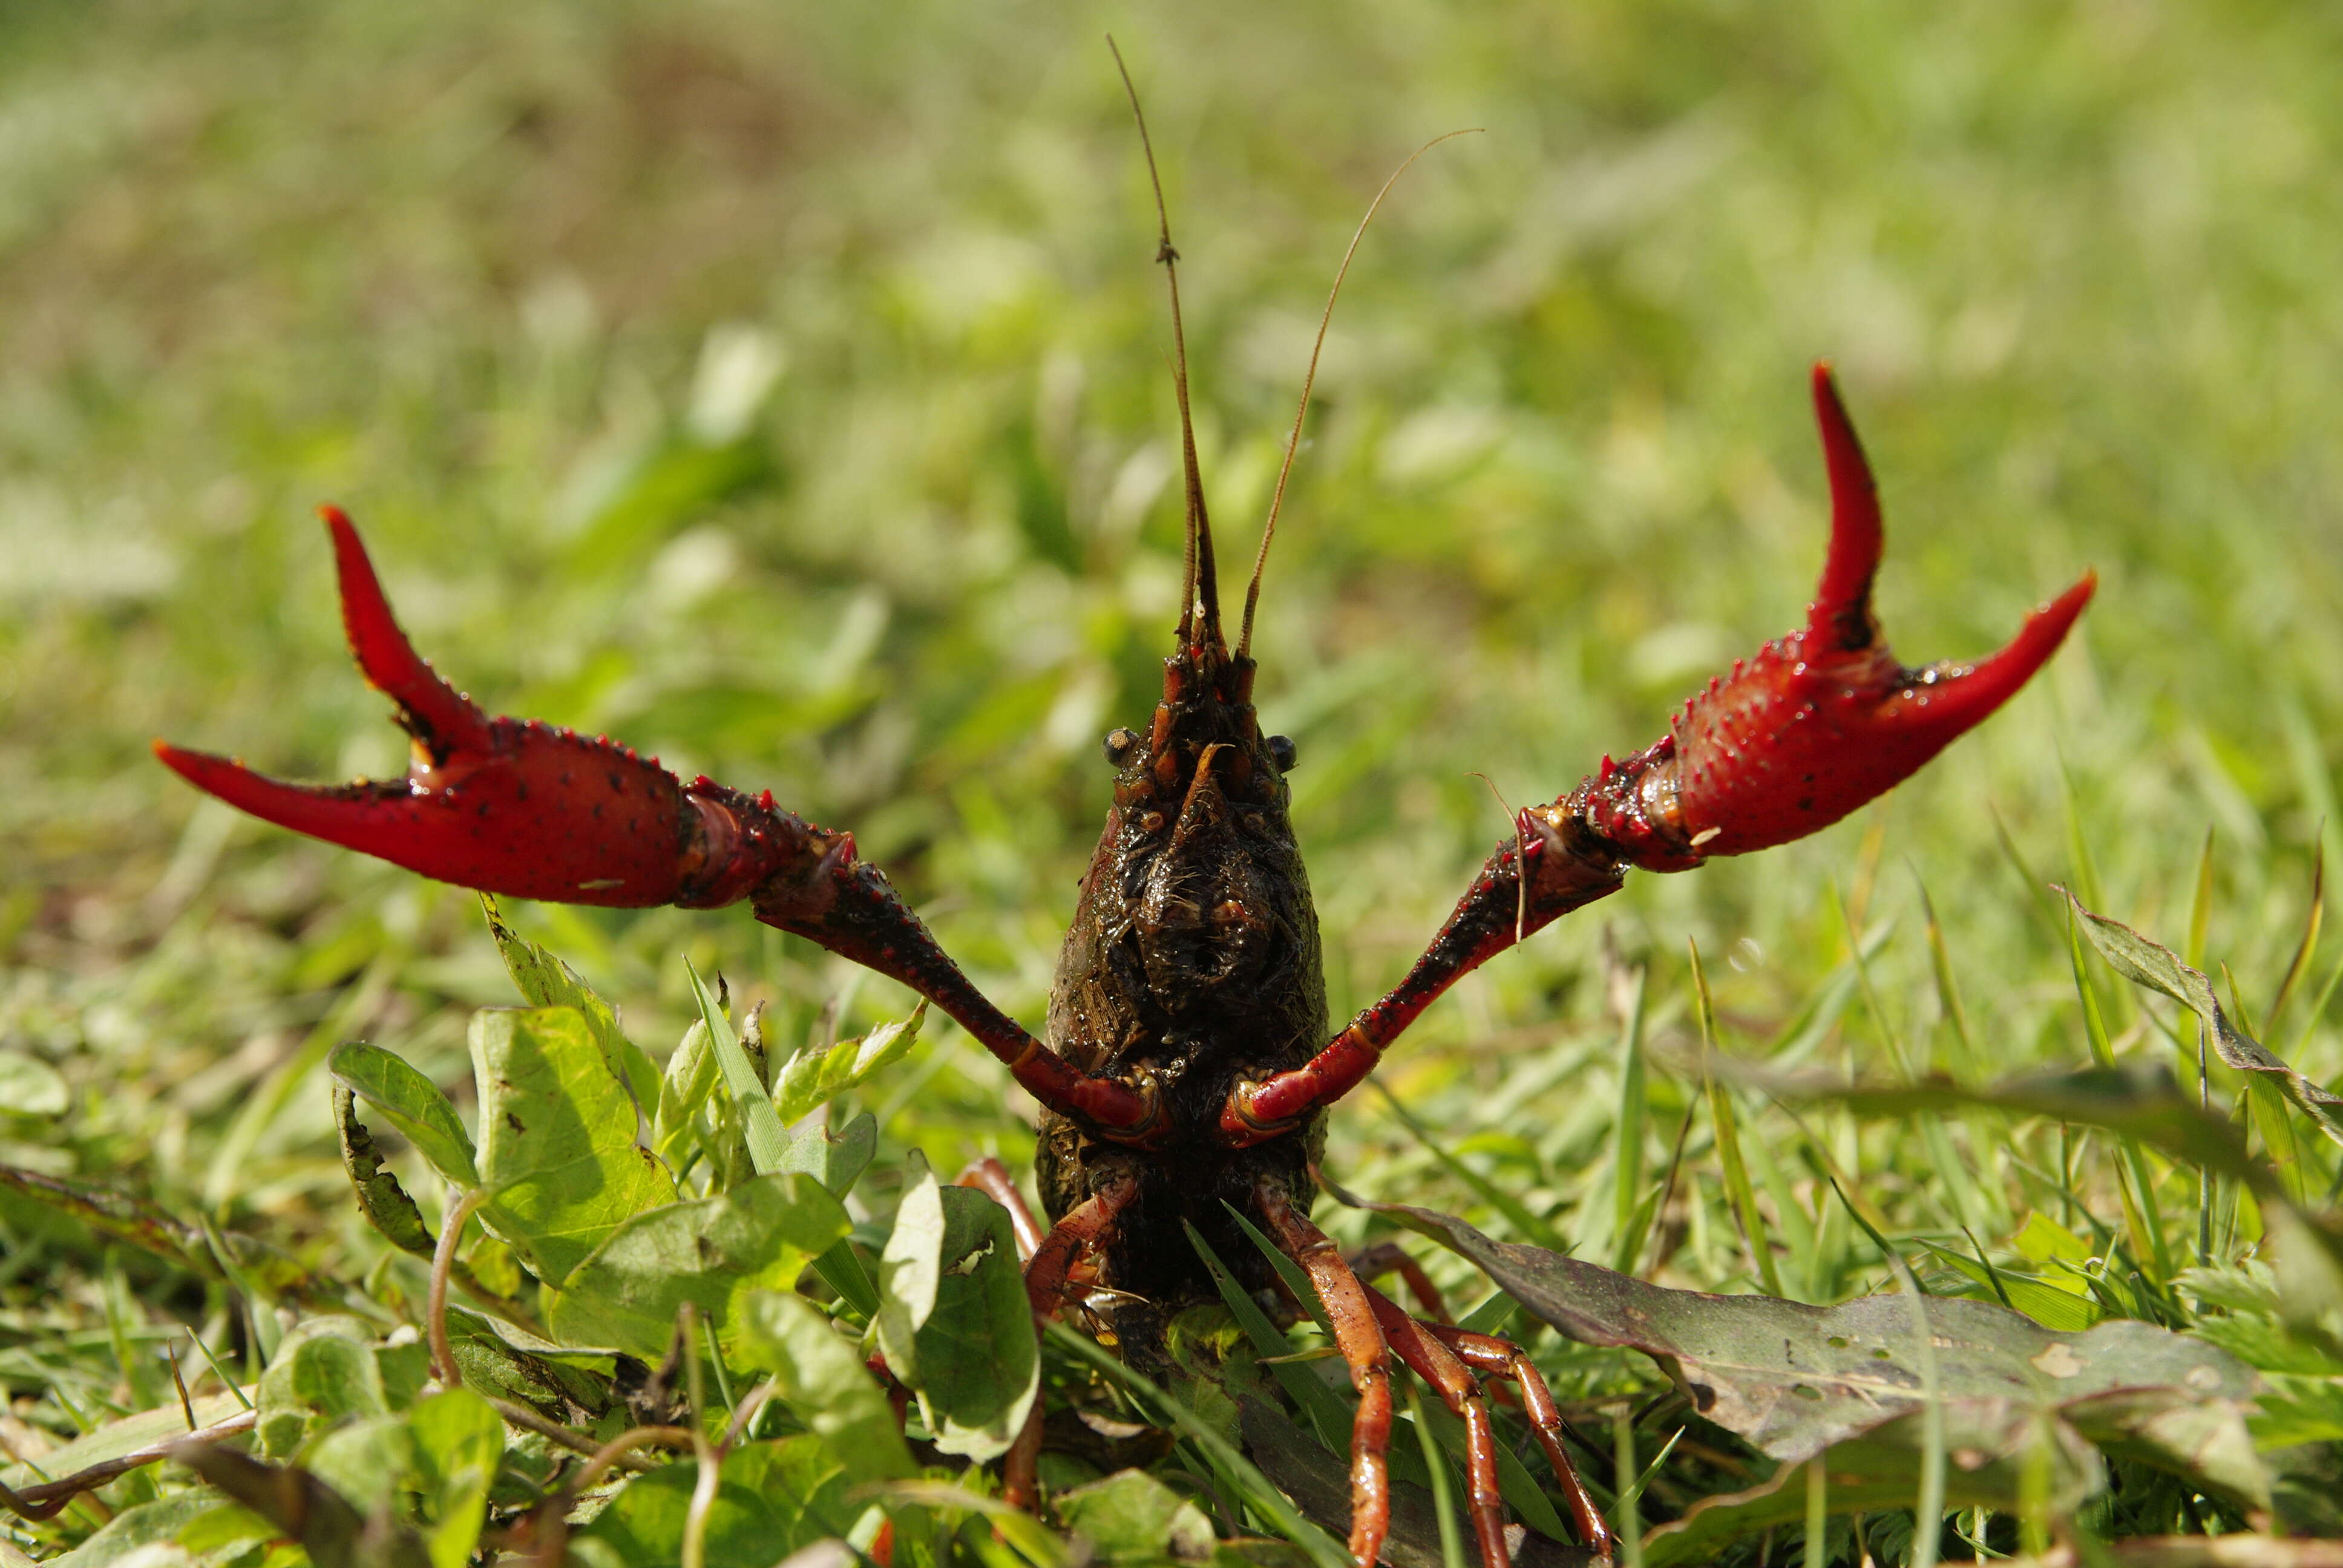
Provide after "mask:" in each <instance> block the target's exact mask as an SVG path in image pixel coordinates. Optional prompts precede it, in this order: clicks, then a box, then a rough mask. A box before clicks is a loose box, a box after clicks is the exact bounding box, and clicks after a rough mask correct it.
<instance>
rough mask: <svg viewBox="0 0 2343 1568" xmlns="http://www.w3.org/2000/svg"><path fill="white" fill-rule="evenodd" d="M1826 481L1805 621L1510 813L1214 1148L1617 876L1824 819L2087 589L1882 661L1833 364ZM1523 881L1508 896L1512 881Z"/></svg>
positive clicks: (1789, 836)
mask: <svg viewBox="0 0 2343 1568" xmlns="http://www.w3.org/2000/svg"><path fill="white" fill-rule="evenodd" d="M1814 399H1815V417H1816V419H1817V420H1818V421H1819V422H1820V424H1821V427H1822V439H1823V458H1824V465H1825V468H1826V469H1827V470H1828V472H1829V476H1830V487H1831V542H1830V550H1829V553H1828V555H1827V556H1826V557H1825V559H1824V562H1823V570H1822V578H1821V581H1820V583H1819V584H1818V586H1817V587H1816V589H1815V600H1814V603H1813V604H1811V605H1810V606H1808V607H1807V610H1806V624H1805V627H1804V628H1801V629H1799V630H1797V631H1794V632H1792V633H1790V634H1789V635H1788V636H1786V637H1784V638H1779V639H1777V640H1775V641H1774V642H1770V643H1768V644H1766V645H1765V647H1764V648H1760V649H1759V650H1758V652H1757V655H1756V657H1755V658H1750V659H1745V660H1743V661H1741V662H1739V663H1736V664H1735V666H1734V667H1733V671H1732V673H1731V674H1730V675H1729V676H1726V677H1725V678H1721V679H1717V680H1712V681H1710V682H1709V684H1708V689H1707V690H1705V691H1704V692H1701V693H1699V694H1698V695H1696V696H1694V698H1693V699H1691V700H1690V701H1689V702H1687V703H1685V705H1684V711H1683V712H1682V713H1681V714H1679V715H1678V716H1677V717H1676V719H1675V720H1674V723H1673V724H1672V725H1671V726H1670V729H1669V732H1668V733H1667V734H1666V735H1664V736H1662V737H1661V738H1660V739H1659V740H1658V741H1657V742H1655V743H1654V745H1652V746H1651V747H1650V748H1649V749H1646V750H1644V751H1641V752H1638V753H1636V754H1635V755H1634V756H1632V757H1629V758H1628V759H1626V760H1625V761H1624V762H1616V761H1614V760H1613V759H1610V758H1608V757H1605V758H1604V759H1603V762H1602V766H1601V767H1600V768H1599V769H1597V770H1596V772H1595V773H1594V775H1593V776H1592V777H1590V778H1587V779H1581V780H1580V781H1579V784H1578V787H1577V788H1576V789H1573V790H1571V791H1570V792H1569V793H1567V794H1565V795H1564V796H1562V797H1561V798H1560V799H1557V800H1555V801H1554V804H1553V805H1551V806H1541V807H1534V808H1532V809H1529V810H1526V811H1523V812H1522V813H1521V815H1520V816H1519V817H1518V818H1517V819H1516V820H1515V835H1514V838H1513V840H1512V841H1510V842H1507V843H1503V844H1500V845H1498V846H1497V849H1496V851H1495V852H1494V853H1493V854H1492V855H1491V856H1490V857H1489V859H1488V860H1487V861H1486V862H1485V863H1484V864H1483V866H1482V868H1481V873H1480V875H1479V876H1478V877H1477V878H1475V879H1474V880H1473V886H1472V888H1471V889H1470V890H1467V891H1466V893H1465V895H1464V897H1463V899H1461V900H1458V901H1457V905H1456V908H1455V910H1454V911H1453V913H1452V914H1451V915H1450V916H1449V918H1448V923H1447V924H1446V925H1445V926H1443V927H1442V928H1441V931H1440V934H1439V935H1438V936H1437V937H1435V938H1433V943H1432V946H1431V947H1430V948H1429V949H1428V950H1426V951H1425V953H1424V955H1423V957H1422V958H1421V959H1419V960H1416V963H1415V965H1414V967H1413V969H1411V970H1409V971H1408V974H1407V978H1406V979H1405V980H1402V981H1401V982H1400V984H1399V985H1398V986H1397V987H1396V988H1395V989H1394V990H1393V991H1392V992H1391V994H1390V995H1389V996H1386V997H1384V998H1383V1000H1381V1001H1378V1002H1376V1003H1375V1004H1374V1005H1373V1006H1372V1007H1369V1008H1368V1009H1366V1010H1364V1011H1363V1012H1361V1013H1360V1014H1359V1015H1358V1017H1356V1018H1355V1019H1353V1020H1352V1021H1351V1024H1350V1027H1348V1028H1347V1029H1345V1030H1343V1031H1342V1033H1341V1034H1339V1035H1337V1036H1335V1037H1334V1039H1333V1040H1332V1041H1331V1042H1329V1043H1328V1044H1327V1046H1326V1047H1325V1049H1324V1050H1322V1051H1320V1052H1319V1054H1318V1055H1317V1056H1316V1057H1314V1058H1312V1060H1309V1061H1307V1062H1305V1063H1303V1064H1302V1066H1301V1067H1298V1068H1295V1069H1292V1070H1290V1071H1286V1072H1282V1073H1279V1074H1277V1075H1276V1076H1275V1077H1272V1078H1270V1079H1267V1080H1265V1081H1259V1082H1252V1083H1240V1084H1238V1085H1237V1086H1236V1087H1235V1088H1234V1089H1232V1091H1230V1094H1229V1099H1228V1101H1227V1103H1226V1105H1225V1106H1224V1107H1223V1109H1222V1115H1221V1121H1220V1126H1221V1135H1222V1141H1225V1142H1228V1143H1231V1144H1233V1145H1236V1146H1239V1147H1242V1146H1244V1145H1247V1144H1252V1143H1259V1142H1262V1141H1265V1140H1268V1139H1271V1138H1275V1137H1278V1136H1280V1135H1281V1134H1282V1133H1285V1132H1287V1131H1292V1129H1293V1128H1294V1127H1295V1126H1297V1125H1299V1124H1300V1122H1301V1121H1302V1118H1304V1117H1306V1116H1307V1115H1309V1114H1310V1112H1312V1111H1314V1110H1316V1109H1317V1108H1319V1107H1320V1106H1322V1105H1326V1104H1329V1103H1331V1102H1332V1101H1335V1100H1337V1099H1339V1098H1340V1097H1341V1096H1342V1095H1343V1094H1345V1093H1347V1092H1348V1091H1350V1090H1352V1089H1353V1088H1354V1087H1356V1086H1357V1084H1358V1083H1359V1082H1360V1081H1361V1080H1363V1079H1364V1078H1365V1077H1366V1075H1367V1074H1368V1073H1369V1072H1371V1071H1373V1070H1374V1065H1375V1063H1376V1062H1377V1061H1378V1060H1380V1059H1381V1057H1382V1054H1383V1050H1384V1048H1385V1047H1386V1046H1388V1045H1389V1044H1390V1043H1391V1041H1392V1040H1393V1039H1395V1038H1396V1037H1397V1036H1398V1035H1399V1033H1400V1031H1401V1030H1404V1029H1405V1028H1406V1027H1407V1026H1408V1025H1409V1024H1410V1023H1412V1022H1413V1021H1414V1020H1415V1018H1416V1016H1417V1015H1418V1014H1419V1013H1421V1012H1422V1011H1423V1010H1424V1008H1426V1007H1427V1006H1429V1005H1430V1004H1431V1003H1432V1001H1433V999H1435V998H1437V997H1438V996H1439V995H1440V994H1441V993H1442V992H1443V991H1444V990H1447V989H1448V987H1449V986H1451V985H1453V984H1454V983H1455V981H1456V980H1457V979H1458V978H1459V977H1461V976H1463V975H1464V974H1467V973H1470V972H1471V971H1472V970H1473V969H1475V968H1477V967H1479V966H1480V965H1481V964H1483V963H1485V962H1486V961H1487V960H1489V959H1491V958H1493V957H1494V956H1495V955H1496V954H1498V953H1500V952H1502V951H1503V950H1505V949H1506V948H1508V947H1511V946H1512V945H1513V943H1514V942H1515V941H1518V940H1521V939H1522V938H1523V937H1525V936H1527V935H1528V934H1529V933H1530V932H1532V931H1534V930H1538V929H1539V928H1540V927H1542V926H1544V925H1545V924H1547V923H1548V922H1549V921H1551V920H1555V919H1557V918H1558V917H1560V916H1561V915H1564V914H1566V913H1568V912H1569V911H1570V910H1574V909H1577V908H1578V907H1580V906H1581V905H1584V904H1586V903H1589V902H1592V901H1593V900H1595V899H1599V898H1601V897H1603V896H1604V894H1606V893H1609V892H1612V891H1614V890H1616V889H1617V888H1618V886H1619V883H1620V878H1621V875H1622V873H1623V871H1624V868H1626V867H1630V866H1632V867H1634V868H1636V869H1641V870H1647V871H1682V870H1689V869H1691V868H1693V867H1694V866H1697V865H1699V864H1700V863H1701V862H1702V861H1704V860H1705V859H1709V858H1710V857H1712V856H1716V855H1741V854H1746V853H1748V852H1749V851H1751V850H1753V849H1767V848H1770V847H1772V846H1773V845H1775V844H1786V843H1788V842H1790V841H1791V840H1793V839H1801V838H1804V837H1805V835H1807V834H1809V833H1812V832H1815V831H1817V830H1819V829H1823V828H1826V827H1828V826H1829V825H1830V824H1831V823H1833V822H1835V821H1837V820H1838V819H1840V818H1842V817H1844V816H1845V815H1846V814H1847V813H1848V812H1850V811H1853V810H1854V809H1856V808H1857V807H1859V806H1862V805H1864V804H1865V803H1866V802H1867V801H1870V800H1873V799H1876V798H1877V797H1879V796H1881V795H1884V794H1885V793H1886V792H1887V791H1888V790H1889V789H1894V788H1895V787H1896V785H1897V784H1900V783H1902V782H1903V781H1904V780H1905V779H1908V778H1910V777H1911V776H1912V775H1913V774H1914V773H1916V772H1917V771H1919V769H1921V768H1922V767H1923V766H1924V765H1926V763H1927V761H1928V760H1929V759H1931V758H1933V757H1935V756H1936V753H1937V752H1939V751H1941V750H1943V749H1945V748H1946V746H1948V745H1950V744H1951V743H1952V742H1953V741H1954V740H1955V739H1958V738H1959V737H1960V736H1961V735H1962V734H1964V733H1965V732H1966V731H1967V730H1969V729H1974V728H1975V727H1976V725H1977V724H1979V723H1981V722H1983V721H1984V719H1986V717H1987V716H1988V715H1989V714H1991V713H1992V712H1993V711H1994V709H1997V708H1999V707H2000V706H2001V705H2002V704H2003V703H2004V702H2006V701H2007V700H2009V699H2010V698H2011V697H2012V696H2014V695H2016V692H2017V690H2018V689H2019V688H2021V687H2023V686H2024V685H2025V684H2026V681H2027V680H2029V679H2031V678H2033V676H2034V672H2035V671H2036V670H2038V669H2040V668H2042V666H2043V665H2044V664H2045V663H2046V662H2047V661H2048V659H2049V658H2050V656H2051V655H2052V654H2053V653H2055V652H2056V651H2057V649H2058V645H2059V644H2060V643H2061V642H2063V641H2064V640H2065V639H2066V633H2067V632H2068V631H2069V630H2070V629H2071V628H2073V627H2074V624H2075V620H2076V618H2077V617H2078V616H2080V615H2081V614H2082V613H2083V608H2084V607H2085V606H2086V605H2087V604H2088V603H2089V602H2090V599H2091V593H2092V590H2093V588H2095V587H2096V586H2097V578H2094V577H2092V576H2091V575H2089V574H2087V573H2086V574H2085V575H2084V577H2083V578H2082V580H2081V581H2079V582H2077V583H2076V584H2075V586H2074V587H2072V588H2068V589H2067V590H2066V592H2065V593H2063V594H2061V595H2059V596H2058V598H2056V599H2054V600H2052V601H2051V602H2050V603H2048V604H2046V605H2045V606H2043V607H2042V608H2039V609H2037V610H2036V611H2035V612H2034V614H2033V615H2032V616H2030V617H2028V618H2027V619H2026V624H2025V625H2024V626H2023V627H2021V628H2018V632H2017V635H2016V637H2015V638H2012V639H2011V640H2010V643H2009V645H2008V646H2007V647H2006V648H2003V649H2002V650H2001V651H2000V652H1998V653H1996V654H1995V655H1993V656H1992V657H1991V658H1986V659H1984V660H1982V661H1981V662H1979V663H1976V664H1974V665H1967V664H1955V663H1944V664H1934V665H1927V666H1924V667H1921V668H1909V667H1906V666H1905V665H1902V664H1899V663H1897V662H1896V658H1895V656H1894V655H1892V654H1891V653H1889V652H1888V650H1887V645H1886V643H1885V640H1884V639H1883V638H1881V636H1880V632H1879V627H1878V622H1877V620H1876V618H1875V617H1874V616H1873V614H1872V608H1871V587H1872V580H1873V578H1875V576H1876V575H1877V573H1878V569H1879V559H1880V552H1881V549H1882V547H1883V543H1884V539H1885V532H1884V529H1883V527H1882V524H1881V521H1880V512H1879V496H1878V489H1877V487H1876V486H1875V484H1874V483H1873V481H1872V477H1871V467H1870V465H1869V464H1868V463H1867V462H1866V461H1865V458H1864V456H1863V447H1862V445H1861V443H1860V442H1858V441H1857V440H1856V439H1855V427H1854V425H1853V424H1852V423H1851V422H1850V421H1849V420H1848V418H1847V417H1846V409H1845V407H1844V406H1843V405H1842V404H1841V403H1840V401H1839V397H1838V390H1837V388H1836V387H1835V385H1834V384H1833V383H1832V381H1831V377H1830V370H1829V367H1826V366H1822V365H1817V366H1816V367H1815V372H1814ZM1524 876H1526V879H1527V881H1526V885H1524V882H1523V878H1524Z"/></svg>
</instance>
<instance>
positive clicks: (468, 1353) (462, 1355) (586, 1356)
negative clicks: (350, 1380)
mask: <svg viewBox="0 0 2343 1568" xmlns="http://www.w3.org/2000/svg"><path fill="white" fill-rule="evenodd" d="M447 1346H448V1349H449V1350H450V1351H451V1352H454V1354H455V1357H456V1368H457V1370H458V1372H461V1373H463V1377H464V1385H465V1386H466V1387H467V1388H471V1389H476V1390H478V1392H481V1393H482V1394H485V1395H489V1396H493V1397H495V1398H498V1399H508V1400H511V1401H512V1402H515V1403H516V1404H523V1405H527V1406H528V1408H529V1409H531V1410H533V1411H535V1412H537V1413H538V1414H539V1415H541V1416H544V1417H545V1418H546V1419H547V1420H548V1421H556V1422H563V1423H564V1424H567V1423H568V1422H572V1421H574V1420H575V1419H576V1415H577V1412H578V1411H580V1410H582V1411H584V1412H586V1413H587V1415H588V1417H599V1416H602V1415H604V1414H606V1413H608V1412H609V1411H611V1410H612V1409H613V1408H615V1406H616V1404H617V1395H616V1394H615V1393H614V1392H612V1390H611V1387H610V1379H609V1375H608V1373H609V1365H608V1358H609V1355H610V1353H611V1352H610V1351H609V1350H604V1351H601V1352H593V1351H579V1350H575V1349H563V1348H561V1347H556V1346H553V1345H551V1344H547V1343H543V1342H538V1341H537V1340H536V1339H535V1338H534V1337H533V1336H531V1335H529V1334H527V1333H524V1332H521V1331H519V1330H518V1329H515V1328H513V1327H511V1326H510V1325H509V1324H498V1323H496V1322H492V1321H491V1320H489V1319H488V1318H483V1317H480V1316H478V1315H476V1314H475V1313H472V1312H466V1311H464V1310H463V1309H461V1308H459V1307H453V1306H451V1307H449V1308H448V1309H447ZM388 1354H389V1352H377V1362H380V1361H383V1360H386V1359H387V1356H388Z"/></svg>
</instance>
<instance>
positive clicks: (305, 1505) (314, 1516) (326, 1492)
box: [172, 1443, 432, 1568]
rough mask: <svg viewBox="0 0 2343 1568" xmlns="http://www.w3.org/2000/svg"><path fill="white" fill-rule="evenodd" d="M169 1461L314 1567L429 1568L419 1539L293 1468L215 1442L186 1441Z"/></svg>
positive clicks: (392, 1520) (407, 1529)
mask: <svg viewBox="0 0 2343 1568" xmlns="http://www.w3.org/2000/svg"><path fill="white" fill-rule="evenodd" d="M172 1457H173V1458H175V1459H176V1460H178V1462H180V1463H182V1464H184V1465H186V1467H187V1468H188V1469H190V1470H192V1471H194V1472H195V1473H196V1474H198V1475H200V1476H202V1477H203V1478H204V1479H205V1480H206V1481H208V1482H210V1483H212V1484H213V1485H214V1486H216V1487H218V1488H219V1489H220V1490H221V1491H222V1492H225V1493H227V1494H228V1495H229V1496H230V1497H233V1498H235V1499H236V1501H237V1502H238V1503H243V1504H244V1505H245V1506H246V1508H249V1509H251V1510H252V1511H253V1512H254V1513H257V1514H259V1515H260V1516H261V1517H262V1518H264V1519H266V1520H267V1521H268V1522H269V1523H272V1524H275V1525H276V1526H277V1530H278V1531H279V1532H280V1533H282V1534H284V1535H287V1536H288V1537H290V1538H291V1539H293V1540H295V1541H297V1542H299V1543H301V1546H302V1549H303V1550H304V1551H306V1552H307V1553H308V1555H309V1561H310V1562H312V1563H317V1565H318V1568H345V1565H347V1568H358V1565H360V1564H364V1565H365V1568H432V1563H431V1558H430V1555H429V1553H427V1552H426V1551H425V1549H424V1545H423V1541H422V1538H421V1537H419V1536H417V1534H416V1533H415V1532H414V1531H413V1530H411V1529H409V1528H407V1526H406V1525H404V1524H402V1523H397V1521H396V1520H394V1519H391V1518H388V1517H385V1518H383V1519H380V1520H378V1521H377V1522H376V1523H374V1524H373V1525H371V1526H370V1525H369V1524H368V1522H367V1519H366V1517H365V1516H364V1515H363V1514H361V1513H359V1512H358V1511H357V1509H356V1508H354V1507H352V1506H351V1505H350V1503H349V1502H348V1500H347V1499H346V1498H344V1497H343V1496H342V1495H341V1494H340V1493H337V1492H336V1491H335V1490H334V1489H333V1488H332V1487H330V1486H328V1485H327V1484H326V1483H324V1482H323V1481H321V1480H319V1479H318V1478H317V1476H315V1475H312V1474H310V1473H308V1472H307V1471H306V1470H303V1469H300V1468H299V1467H297V1466H293V1465H286V1466H282V1467H280V1466H277V1465H273V1464H263V1463H261V1462H258V1461H257V1460H255V1459H251V1458H249V1457H247V1456H246V1455H244V1454H242V1453H238V1452H236V1450H234V1449H232V1448H228V1447H226V1446H224V1445H221V1444H217V1443H189V1444H186V1445H185V1446H183V1447H181V1448H179V1449H177V1450H176V1451H174V1452H173V1455H172Z"/></svg>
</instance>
